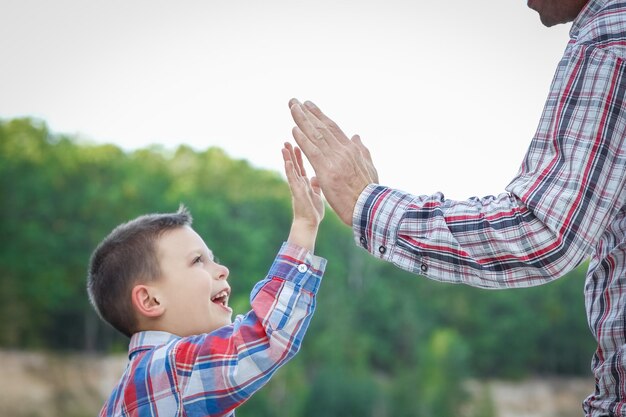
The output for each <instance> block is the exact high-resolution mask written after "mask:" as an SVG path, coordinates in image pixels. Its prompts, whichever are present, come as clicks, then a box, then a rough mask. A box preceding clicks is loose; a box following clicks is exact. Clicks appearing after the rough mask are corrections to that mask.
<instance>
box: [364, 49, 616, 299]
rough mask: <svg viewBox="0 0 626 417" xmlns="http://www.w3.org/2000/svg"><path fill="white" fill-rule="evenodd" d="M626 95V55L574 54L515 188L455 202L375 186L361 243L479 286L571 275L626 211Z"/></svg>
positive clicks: (435, 275) (442, 277) (435, 274)
mask: <svg viewBox="0 0 626 417" xmlns="http://www.w3.org/2000/svg"><path fill="white" fill-rule="evenodd" d="M625 95H626V68H625V64H624V61H623V60H622V59H620V58H619V57H617V56H616V55H615V54H613V53H611V52H610V51H605V50H602V49H599V48H593V47H590V46H588V45H578V46H576V45H574V46H572V47H571V48H568V50H566V55H565V56H564V58H563V60H562V61H561V63H560V64H559V67H558V68H557V73H556V75H555V78H554V81H553V84H552V88H551V90H550V94H549V97H548V100H547V102H546V106H545V107H544V111H543V114H542V119H541V121H540V124H539V127H538V129H537V132H536V134H535V136H534V138H533V140H532V142H531V145H530V148H529V150H528V153H527V155H526V157H525V159H524V161H523V164H522V166H521V168H520V170H519V172H518V175H517V176H516V178H515V179H514V180H513V181H512V182H511V183H510V184H509V186H508V187H507V190H506V191H507V192H503V193H501V194H499V195H498V196H488V197H484V198H471V199H468V200H466V201H452V200H446V199H445V198H444V196H443V195H442V194H441V193H438V194H435V195H431V196H425V195H423V196H416V195H411V194H408V193H404V192H401V191H398V190H393V189H390V188H387V187H383V186H380V185H376V184H371V185H370V186H368V187H367V188H366V189H365V190H364V191H363V192H362V194H361V195H360V197H359V200H358V202H357V204H356V207H355V211H354V215H353V231H354V236H355V240H356V242H357V244H358V245H360V246H362V247H363V248H365V249H366V250H367V251H369V252H370V253H371V254H372V255H374V256H376V257H378V258H380V259H383V260H385V261H389V262H392V263H394V264H395V265H397V266H399V267H400V268H403V269H406V270H407V271H410V272H413V273H417V274H421V275H424V276H426V277H429V278H432V279H436V280H439V281H445V282H453V283H465V284H469V285H472V286H476V287H485V288H509V287H523V286H531V285H538V284H542V283H545V282H547V281H549V280H552V279H555V278H557V277H559V276H561V275H563V274H564V273H566V272H568V271H569V270H571V269H572V268H574V267H575V266H576V265H578V264H579V263H580V262H581V261H582V260H584V259H585V258H586V257H587V256H588V255H589V254H590V252H591V250H592V247H593V245H594V244H595V243H596V242H597V241H598V240H599V238H600V236H601V235H602V233H603V232H604V231H605V230H606V229H607V227H609V224H610V222H611V220H612V219H614V218H615V217H616V215H617V214H618V212H619V211H620V210H623V209H624V204H625V200H626V195H625V194H626V193H625V188H626V179H625V178H626V174H625V173H626V168H625V167H626V103H625V102H624V97H625Z"/></svg>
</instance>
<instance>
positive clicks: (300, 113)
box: [289, 99, 378, 226]
mask: <svg viewBox="0 0 626 417" xmlns="http://www.w3.org/2000/svg"><path fill="white" fill-rule="evenodd" d="M289 108H290V110H291V116H292V117H293V120H294V121H295V122H296V126H295V127H294V128H293V130H292V134H293V138H294V139H295V141H296V142H297V144H298V146H299V147H300V149H302V152H304V154H305V155H306V157H307V159H308V160H309V162H310V163H311V166H312V167H313V169H314V170H315V174H316V176H317V178H318V181H319V184H320V187H321V189H322V192H323V193H324V196H325V197H326V200H327V201H328V204H330V206H331V207H332V209H333V210H334V211H335V213H337V215H338V216H339V218H340V219H341V221H343V222H344V223H345V224H347V225H348V226H351V225H352V214H353V212H354V206H355V205H356V202H357V199H358V198H359V195H360V194H361V192H362V191H363V189H364V188H365V187H367V186H368V185H369V184H372V183H378V173H377V172H376V168H375V167H374V163H373V162H372V157H371V155H370V152H369V150H368V149H367V148H366V147H365V145H363V142H361V138H360V137H359V136H358V135H354V136H352V138H351V139H349V138H348V137H347V136H346V135H345V134H344V133H343V132H342V131H341V129H340V128H339V126H337V124H336V123H335V122H333V121H332V120H331V119H329V118H328V117H327V116H326V115H325V114H324V113H322V111H321V110H320V109H319V108H318V107H317V106H316V105H315V104H313V103H311V102H310V101H306V102H305V103H304V104H301V103H300V102H299V101H298V100H296V99H291V100H290V101H289Z"/></svg>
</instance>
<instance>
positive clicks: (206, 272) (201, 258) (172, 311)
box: [155, 226, 233, 336]
mask: <svg viewBox="0 0 626 417" xmlns="http://www.w3.org/2000/svg"><path fill="white" fill-rule="evenodd" d="M156 246H157V253H158V257H159V260H160V265H161V272H162V276H161V278H160V279H159V280H158V281H157V282H156V283H155V286H156V287H158V288H159V291H160V293H161V300H160V302H161V303H162V305H163V307H164V311H165V312H164V314H163V317H162V319H163V320H164V322H163V324H164V325H165V328H164V329H163V330H166V331H169V332H171V333H174V334H176V335H178V336H190V335H194V334H200V333H208V332H211V331H213V330H215V329H218V328H220V327H222V326H226V325H228V324H230V323H231V318H232V313H233V310H232V309H231V308H230V307H228V297H229V295H230V286H229V285H228V283H227V282H226V279H227V278H228V268H226V267H225V266H223V265H220V264H218V263H216V262H215V260H214V257H213V253H212V252H211V251H210V250H209V248H208V247H207V246H206V244H205V243H204V241H203V240H202V238H201V237H200V236H199V235H198V234H197V233H196V232H195V231H194V230H193V229H192V228H191V227H188V226H185V227H179V228H176V229H173V230H170V231H168V232H166V233H165V234H163V236H161V238H160V239H159V240H158V242H157V245H156Z"/></svg>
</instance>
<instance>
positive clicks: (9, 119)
mask: <svg viewBox="0 0 626 417" xmlns="http://www.w3.org/2000/svg"><path fill="white" fill-rule="evenodd" d="M567 30H568V27H567V26H560V27H557V28H553V29H550V30H548V29H546V28H543V27H542V26H541V25H540V23H539V21H538V18H537V16H536V15H535V13H534V12H532V11H530V10H527V9H526V6H525V4H524V3H523V2H496V1H486V0H482V1H477V2H471V4H470V3H469V2H463V1H460V0H456V1H450V2H446V3H445V4H442V5H439V4H436V3H432V4H431V3H428V4H420V3H419V2H409V1H402V0H390V1H385V2H377V1H360V2H356V1H348V2H342V3H341V4H337V3H333V2H330V1H325V0H322V1H318V2H314V3H313V2H299V1H286V0H285V1H268V2H264V3H258V2H252V1H232V0H231V1H228V2H226V1H218V0H216V1H211V2H204V1H181V2H176V4H174V3H172V2H167V1H150V2H148V1H132V2H128V1H125V2H122V1H118V0H113V1H109V2H106V3H104V2H96V1H91V0H90V1H77V0H59V1H58V2H44V1H36V0H24V1H20V2H13V1H6V0H5V1H3V0H0V55H1V56H2V57H3V58H2V60H1V61H0V97H1V100H0V198H1V200H2V205H1V206H0V213H1V214H0V236H1V237H2V239H1V241H0V369H2V373H3V377H2V378H0V415H2V416H6V417H56V416H70V417H86V416H93V415H96V414H97V412H98V410H99V408H100V406H101V405H102V403H103V401H104V399H105V398H106V397H107V396H108V394H109V392H110V390H111V389H112V387H113V386H114V385H115V383H116V382H117V379H118V377H119V375H120V374H121V372H122V371H123V369H124V366H125V362H126V349H127V345H128V340H127V339H126V338H124V337H123V336H120V335H118V334H116V333H115V331H113V330H112V329H111V328H109V327H108V326H107V325H105V324H103V323H101V322H100V321H99V319H98V318H97V316H96V315H95V313H94V312H93V311H92V309H91V307H90V306H89V303H88V301H87V296H86V292H85V276H86V268H87V262H88V260H89V255H90V253H91V251H92V250H93V249H94V247H95V246H96V244H97V243H98V242H99V241H100V240H101V239H102V238H103V237H104V236H105V235H106V234H107V233H108V232H109V231H110V230H111V229H112V228H113V227H115V226H116V225H117V224H119V223H121V222H123V221H126V220H128V219H131V218H133V217H135V216H137V215H140V214H144V213H146V212H157V211H173V210H175V209H176V208H177V207H178V205H179V203H181V202H182V203H185V204H186V205H187V206H188V207H189V208H190V210H191V211H192V214H193V216H194V225H195V228H196V230H197V231H198V232H199V233H200V234H201V235H202V236H203V238H204V239H205V241H206V242H207V244H208V245H209V247H210V248H211V249H212V250H213V252H214V253H215V254H216V256H218V257H219V259H220V260H221V262H223V263H224V264H225V265H227V266H228V267H229V268H230V270H231V275H230V282H231V285H232V287H233V297H232V304H233V307H234V309H235V312H236V313H245V312H246V311H247V310H248V308H249V304H248V298H249V291H250V290H251V288H252V286H253V285H254V283H255V282H256V281H258V280H259V279H260V278H261V277H262V276H263V275H264V273H265V272H266V270H267V268H268V267H269V265H270V262H271V261H272V260H273V257H274V255H275V252H276V251H277V249H278V248H279V247H280V244H281V242H282V241H283V240H284V239H285V238H286V236H287V233H288V228H289V224H290V221H291V207H290V197H289V192H288V188H287V184H286V182H285V180H284V177H283V175H282V167H281V165H282V163H281V158H280V147H281V146H282V143H283V141H285V140H289V139H290V130H291V127H292V124H293V123H292V121H291V120H290V117H289V113H288V109H287V101H288V100H289V98H290V97H292V96H296V97H299V98H301V99H312V100H314V101H315V102H316V103H317V104H319V105H320V106H321V107H322V108H323V109H324V110H326V111H327V112H328V114H330V115H331V116H332V117H334V118H335V119H336V120H337V121H338V122H339V123H340V125H342V126H343V127H344V128H345V130H346V132H347V133H348V134H352V133H359V134H360V135H361V137H362V138H363V140H364V141H365V143H366V144H367V145H368V146H369V147H370V148H371V150H372V153H373V155H374V160H375V162H376V165H377V167H378V170H379V173H380V178H381V182H383V183H384V184H386V185H391V186H395V187H397V188H402V189H406V190H408V191H411V192H413V193H419V194H427V193H428V194H429V193H432V192H435V191H442V192H444V193H445V194H446V196H447V197H449V198H450V197H452V198H467V197H469V196H472V195H486V194H495V193H499V192H502V191H503V190H504V187H505V186H506V184H507V183H508V181H509V180H510V179H511V178H512V177H513V175H514V174H515V172H516V171H517V168H518V164H519V162H520V161H521V159H522V157H523V154H524V151H525V149H526V147H527V146H528V143H529V141H530V138H531V136H532V134H533V132H534V128H535V126H536V123H537V121H538V120H539V115H540V112H541V107H542V105H543V100H544V98H545V95H546V94H547V90H548V87H549V83H550V79H551V76H552V72H553V70H554V67H555V66H556V63H557V61H558V59H559V58H560V54H561V51H562V50H563V49H564V47H565V43H566V42H567ZM335 115H336V116H335ZM316 251H317V253H318V254H320V255H321V256H323V257H325V258H327V259H328V260H329V264H328V269H327V273H326V276H325V281H324V285H323V286H322V289H321V291H320V295H319V302H318V308H317V312H316V314H315V316H314V318H313V321H312V324H311V328H310V330H309V332H308V334H307V336H306V339H305V341H304V344H303V348H302V350H301V352H300V353H299V354H298V356H297V357H296V358H295V359H294V360H293V361H292V362H290V363H289V364H288V365H287V366H286V367H284V368H283V369H281V370H280V371H279V372H278V373H277V375H276V376H275V377H274V378H273V379H272V380H271V382H270V383H269V385H268V386H267V387H266V388H264V389H263V390H262V391H260V392H259V393H258V394H257V395H255V396H254V397H253V398H252V400H250V402H248V403H247V404H245V405H244V406H243V407H242V408H241V409H240V410H239V411H238V413H237V415H238V416H240V417H242V416H243V417H246V416H276V415H280V416H287V417H291V416H294V417H296V416H298V417H307V416H330V417H332V416H372V417H386V416H416V417H419V416H441V417H448V416H452V415H459V416H467V417H491V416H493V417H503V416H507V417H519V416H526V417H531V416H532V417H540V416H544V415H545V416H561V417H566V416H567V417H569V416H579V415H582V412H581V411H580V410H581V408H580V403H581V401H582V400H583V399H584V397H585V396H586V395H588V394H589V393H591V392H592V390H593V378H592V377H591V375H590V371H589V363H590V359H591V355H592V354H593V351H594V348H595V344H594V342H593V339H592V337H591V335H590V332H589V330H588V328H587V324H586V319H585V312H584V300H583V295H582V290H583V283H584V271H585V267H586V265H581V266H580V268H579V269H577V270H575V271H573V272H571V273H570V274H568V275H567V276H566V277H564V278H562V279H559V280H557V281H555V282H553V283H551V284H548V285H544V286H542V287H537V288H529V289H522V290H515V291H488V290H479V289H473V288H469V287H466V286H455V285H444V284H439V283H436V282H432V281H429V280H427V279H424V278H421V277H418V276H414V275H410V274H408V273H406V272H403V271H400V270H398V269H396V268H395V267H393V266H391V265H387V264H384V263H381V262H379V261H377V260H375V259H374V258H372V257H370V256H369V255H367V254H366V253H365V252H363V251H362V250H360V249H359V248H357V247H356V246H355V245H354V243H353V238H352V234H351V231H350V230H349V229H348V228H347V227H345V226H344V225H343V224H341V223H340V222H339V220H338V219H337V218H336V216H335V215H334V213H332V212H331V211H330V210H328V212H327V215H326V217H325V220H324V222H323V224H322V230H321V231H320V237H319V241H318V245H317V250H316ZM242 254H244V255H245V256H242Z"/></svg>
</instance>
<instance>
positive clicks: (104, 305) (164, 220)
mask: <svg viewBox="0 0 626 417" xmlns="http://www.w3.org/2000/svg"><path fill="white" fill-rule="evenodd" d="M191 223H192V217H191V214H190V213H189V211H188V210H187V208H186V207H184V206H183V205H181V206H180V208H179V209H178V211H177V212H176V213H157V214H146V215H143V216H140V217H138V218H136V219H134V220H131V221H129V222H127V223H123V224H121V225H119V226H117V227H116V228H115V229H113V231H112V232H111V233H110V234H109V235H108V236H107V237H106V238H104V240H102V242H100V244H99V245H98V247H97V248H96V249H95V251H94V252H93V253H92V255H91V259H90V261H89V272H88V276H87V292H88V294H89V300H90V301H91V304H92V305H93V306H94V308H95V309H96V312H97V313H98V315H99V316H100V317H101V318H102V319H103V320H104V321H106V322H107V323H109V324H110V325H111V326H113V327H114V328H115V329H117V330H119V331H120V332H122V333H123V334H125V335H126V336H128V337H130V336H132V334H133V333H135V332H136V331H137V330H138V329H137V318H136V316H135V312H134V310H133V306H132V302H131V289H132V287H133V286H134V285H136V284H137V283H139V282H149V281H152V280H155V279H157V278H158V277H159V276H160V275H161V268H160V263H159V259H158V257H157V249H156V242H157V240H158V239H159V237H161V235H163V233H165V232H166V231H168V230H172V229H175V228H178V227H183V226H190V225H191Z"/></svg>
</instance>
